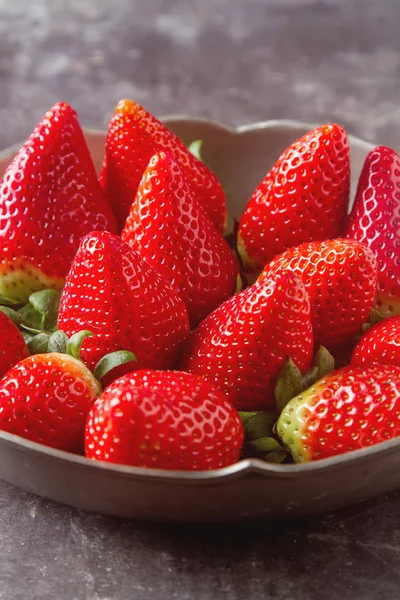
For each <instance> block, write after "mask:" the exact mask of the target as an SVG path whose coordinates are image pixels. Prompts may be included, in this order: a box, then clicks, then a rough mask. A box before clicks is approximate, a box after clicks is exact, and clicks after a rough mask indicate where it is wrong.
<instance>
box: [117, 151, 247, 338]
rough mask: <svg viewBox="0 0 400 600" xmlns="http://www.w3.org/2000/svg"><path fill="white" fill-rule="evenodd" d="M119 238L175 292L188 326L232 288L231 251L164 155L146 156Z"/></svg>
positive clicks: (234, 280) (180, 172)
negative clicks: (133, 200) (145, 166)
mask: <svg viewBox="0 0 400 600" xmlns="http://www.w3.org/2000/svg"><path fill="white" fill-rule="evenodd" d="M121 237H122V239H123V240H124V241H125V242H127V244H129V246H130V247H131V248H133V249H134V250H136V251H137V252H138V253H139V254H140V256H141V258H142V259H143V260H145V261H146V262H147V263H148V264H149V265H151V266H152V267H153V268H154V269H155V270H156V271H158V273H160V274H161V275H163V276H164V277H165V279H167V280H168V281H169V282H170V284H171V285H172V287H174V288H175V289H176V291H177V292H178V293H179V294H180V296H181V298H182V299H183V300H184V302H185V304H186V306H187V309H188V313H189V317H190V323H191V326H192V327H195V326H196V325H197V324H198V323H199V322H200V321H201V320H202V319H204V317H206V316H207V315H208V314H209V313H210V312H211V311H213V310H214V308H216V307H217V306H218V305H219V304H221V302H223V301H224V300H226V299H227V298H229V296H232V294H233V293H234V291H235V289H236V286H237V280H238V272H239V271H238V265H237V263H236V261H235V259H234V257H233V253H232V251H231V249H230V248H229V246H228V244H227V242H226V241H225V240H224V239H223V237H222V236H221V234H220V233H219V232H218V231H217V229H216V228H215V225H214V224H213V222H212V221H211V220H210V218H209V217H208V215H207V213H206V212H204V210H203V208H202V207H201V206H200V204H199V203H198V202H197V198H196V194H195V192H194V191H193V189H192V186H191V184H190V182H189V181H188V180H187V178H186V175H185V173H184V172H183V170H182V169H181V167H180V166H179V164H178V163H177V162H176V161H175V160H174V159H173V158H172V156H170V155H169V154H165V153H164V152H160V153H158V154H155V155H154V156H153V157H152V159H151V160H150V163H149V166H148V167H147V169H146V171H145V173H144V175H143V178H142V181H141V183H140V185H139V188H138V192H137V194H136V200H135V202H134V203H133V205H132V208H131V212H130V215H129V216H128V219H127V221H126V224H125V228H124V229H123V231H122V236H121Z"/></svg>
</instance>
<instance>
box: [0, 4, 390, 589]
mask: <svg viewBox="0 0 400 600" xmlns="http://www.w3.org/2000/svg"><path fill="white" fill-rule="evenodd" d="M399 22H400V3H399V2H398V0H379V1H378V0H319V1H318V0H269V1H261V0H196V1H194V0H192V1H189V0H176V1H173V0H170V1H167V0H136V1H129V0H114V1H111V0H70V2H68V3H67V2H64V1H63V0H47V1H45V0H35V1H34V2H33V1H31V0H0V148H4V147H6V146H7V145H9V144H11V143H14V142H15V141H17V140H19V139H21V138H23V137H24V136H26V135H27V134H28V133H29V131H30V129H31V128H32V126H33V125H34V123H35V121H37V120H38V118H39V117H40V116H41V114H42V113H43V112H44V111H45V110H46V108H48V107H49V106H50V105H51V104H52V103H53V102H55V101H57V100H58V99H65V100H67V101H69V102H71V103H72V104H73V105H74V106H75V107H76V108H77V109H78V110H79V111H80V113H81V116H82V121H83V122H84V123H85V124H86V125H92V126H93V125H95V126H99V125H103V126H104V125H105V124H106V122H107V118H108V117H109V115H110V113H111V111H112V106H113V105H114V104H115V103H116V102H117V100H118V99H119V98H120V97H123V96H132V97H134V98H135V99H136V100H138V101H139V102H142V103H144V104H145V105H146V106H147V107H148V108H150V109H151V110H152V111H154V112H156V113H158V114H167V113H176V112H185V113H187V114H191V115H202V116H212V117H214V118H218V119H221V120H224V121H226V122H231V123H234V124H239V123H243V122H249V121H253V120H259V119H269V118H278V117H293V118H299V119H303V120H309V121H310V120H311V121H328V120H338V121H340V122H342V123H343V124H345V125H346V126H347V127H348V129H349V130H350V131H351V132H353V133H356V134H358V135H360V136H362V137H365V138H366V139H369V140H372V141H376V142H379V143H386V144H390V145H393V146H395V147H400V143H399V141H398V140H400V109H399V102H398V100H399V91H400V77H399V75H400V36H399V35H398V24H399ZM0 508H1V510H0V548H1V560H0V599H1V600H4V599H6V600H8V599H12V600H14V599H15V600H19V599H21V600H22V599H26V598H32V599H36V598H41V599H45V600H47V599H55V598H57V599H58V598H60V599H63V598H66V599H68V600H69V599H77V600H80V599H88V600H106V599H107V600H109V599H114V598H116V599H125V598H126V599H134V600H135V599H138V600H141V599H142V598H143V599H147V598H155V599H156V600H163V599H164V598H168V599H169V598H178V599H179V600H183V599H188V600H189V599H190V600H197V599H199V600H208V599H210V600H211V599H216V600H219V599H224V598H229V599H231V598H232V599H233V600H235V599H236V598H237V599H239V598H240V599H242V598H249V599H251V600H253V599H254V600H258V599H260V600H261V599H263V600H264V599H267V598H273V599H275V600H286V599H290V600H292V599H293V600H320V599H321V598H324V600H339V599H340V600H343V599H344V600H347V599H349V600H375V599H377V598H379V600H395V599H396V600H397V599H398V597H399V591H400V526H399V524H398V523H399V520H398V515H399V511H400V493H399V494H393V495H391V496H390V497H385V498H381V499H380V500H379V501H376V502H374V503H370V504H368V505H363V506H362V507H354V508H352V509H350V510H346V511H344V512H341V513H339V514H336V515H331V516H327V517H323V518H315V519H311V520H303V521H297V522H286V523H272V524H271V523H261V524H255V525H246V526H241V527H238V526H225V527H223V528H218V527H212V528H211V527H210V528H206V527H199V528H182V527H179V528H177V527H162V526H154V525H152V526H150V525H147V526H146V525H140V524H137V523H129V522H124V521H115V520H111V519H104V518H100V517H96V516H91V515H86V514H82V513H80V512H78V511H75V510H72V509H68V508H65V507H61V506H57V505H54V504H52V503H49V502H45V501H41V500H38V499H36V498H33V497H31V496H29V495H27V494H25V493H22V492H20V491H19V490H17V489H15V488H12V487H10V486H8V485H5V484H0Z"/></svg>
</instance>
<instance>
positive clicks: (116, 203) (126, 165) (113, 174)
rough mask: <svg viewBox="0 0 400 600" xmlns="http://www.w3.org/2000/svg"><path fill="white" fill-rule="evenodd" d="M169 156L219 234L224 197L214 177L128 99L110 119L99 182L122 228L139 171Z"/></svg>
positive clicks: (156, 120)
mask: <svg viewBox="0 0 400 600" xmlns="http://www.w3.org/2000/svg"><path fill="white" fill-rule="evenodd" d="M160 150H164V151H165V152H169V153H170V154H172V156H173V157H174V159H175V160H177V161H178V162H179V163H180V165H182V167H183V169H184V170H185V172H186V176H187V177H188V179H190V181H191V184H192V187H193V189H194V191H195V193H196V196H197V198H198V200H199V202H200V203H201V204H202V206H203V208H204V209H205V210H206V212H207V213H208V215H209V216H210V218H211V219H212V221H213V222H214V223H215V225H216V227H217V228H218V229H219V231H220V232H221V233H223V232H224V229H225V225H226V218H227V213H226V204H225V195H224V192H223V190H222V187H221V184H220V183H219V181H218V179H217V178H216V177H215V175H214V174H213V173H212V172H211V171H210V170H209V169H208V167H206V165H205V164H204V163H202V162H201V161H200V160H198V158H196V157H195V156H194V155H193V154H192V153H191V152H189V150H188V149H187V148H186V146H185V145H184V144H183V142H181V140H180V139H179V138H178V137H177V136H176V135H174V134H173V133H172V132H171V131H169V130H168V129H167V128H166V127H165V126H164V125H163V124H162V123H160V121H158V119H156V118H155V117H153V115H151V114H150V113H148V112H147V111H146V110H145V109H144V108H143V107H141V106H139V104H137V103H136V102H133V101H132V100H121V101H120V102H119V104H118V105H117V107H116V109H115V113H114V116H113V117H112V119H111V122H110V125H109V128H108V133H107V140H106V154H105V159H104V165H103V169H102V172H101V175H100V183H101V185H102V186H103V189H104V191H105V192H106V195H107V197H108V198H109V201H110V203H111V205H112V206H113V208H114V212H115V214H116V217H117V220H118V223H119V226H120V229H122V228H123V226H124V223H125V219H126V217H127V216H128V214H129V210H130V207H131V204H132V202H133V199H134V198H135V194H136V191H137V188H138V186H139V183H140V180H141V178H142V175H143V172H144V170H145V169H146V167H147V165H148V164H149V161H150V159H151V157H152V156H153V154H155V153H156V152H159V151H160Z"/></svg>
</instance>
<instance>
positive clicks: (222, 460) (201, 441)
mask: <svg viewBox="0 0 400 600" xmlns="http://www.w3.org/2000/svg"><path fill="white" fill-rule="evenodd" d="M243 437H244V436H243V428H242V424H241V422H240V418H239V415H238V413H237V412H236V410H235V409H234V408H233V406H232V405H231V404H230V402H228V400H227V399H226V398H225V397H224V395H223V394H222V393H221V392H220V391H218V390H216V389H215V388H213V387H212V386H211V385H210V384H209V383H207V382H205V381H202V380H201V379H198V378H197V377H194V376H193V375H189V374H188V373H180V372H169V371H138V372H136V373H130V374H129V375H125V376H124V377H121V378H120V379H117V380H116V381H114V383H113V384H111V385H110V386H109V387H108V388H106V389H105V390H104V392H103V393H102V394H101V396H100V397H99V398H98V399H97V400H96V402H95V404H94V405H93V407H92V409H91V411H90V413H89V416H88V419H87V424H86V436H85V450H86V456H88V457H89V458H93V459H97V460H105V461H108V462H113V463H121V464H127V465H135V466H139V467H154V468H158V469H183V470H187V471H198V470H208V469H218V468H220V467H225V466H227V465H230V464H232V463H234V462H236V461H237V460H238V459H239V453H240V449H241V446H242V443H243Z"/></svg>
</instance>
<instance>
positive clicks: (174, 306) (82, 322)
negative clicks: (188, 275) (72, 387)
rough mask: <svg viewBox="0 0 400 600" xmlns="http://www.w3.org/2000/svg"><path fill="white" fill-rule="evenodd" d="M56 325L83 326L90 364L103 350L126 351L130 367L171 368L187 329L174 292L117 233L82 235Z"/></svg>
mask: <svg viewBox="0 0 400 600" xmlns="http://www.w3.org/2000/svg"><path fill="white" fill-rule="evenodd" d="M58 327H59V329H61V330H62V331H64V332H65V333H66V334H67V335H68V336H71V335H73V334H74V333H76V332H78V331H80V330H82V329H87V330H90V331H92V332H93V333H94V334H95V335H94V337H89V338H86V339H85V340H84V342H83V345H82V351H81V354H82V359H83V360H84V362H85V363H86V364H87V365H88V367H89V368H90V369H93V367H94V365H95V363H96V362H97V361H98V360H99V359H100V358H101V356H103V355H104V354H106V353H108V352H112V351H115V350H120V349H121V350H130V351H132V352H133V353H134V354H135V355H136V357H137V362H135V363H129V364H128V365H124V366H123V367H119V368H118V370H116V371H115V372H113V375H114V376H115V377H116V376H118V375H120V374H123V373H126V372H127V371H131V370H133V369H134V368H135V369H139V368H144V367H145V368H160V369H167V368H173V367H174V366H175V364H176V362H177V361H178V360H179V355H180V351H181V347H182V344H183V343H184V341H185V339H186V337H187V335H188V333H189V323H188V316H187V311H186V308H185V305H184V303H183V301H182V300H181V298H180V297H179V296H178V295H177V294H176V292H175V291H174V290H173V289H172V288H171V287H170V285H169V284H168V282H166V281H165V280H164V279H163V278H162V277H161V276H160V275H158V273H156V272H155V271H153V269H152V268H151V267H150V266H148V265H147V264H146V263H145V262H144V261H143V260H142V259H141V258H140V256H139V255H138V254H137V253H136V252H135V251H133V250H131V249H130V248H129V246H128V245H127V244H125V242H123V241H122V240H121V239H120V238H119V237H118V236H116V235H113V234H110V233H106V232H94V233H92V234H88V235H87V236H86V237H85V238H84V239H83V240H82V242H81V245H80V247H79V250H78V252H77V254H76V256H75V259H74V262H73V264H72V267H71V270H70V272H69V274H68V277H67V281H66V284H65V287H64V290H63V294H62V296H61V302H60V310H59V315H58Z"/></svg>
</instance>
